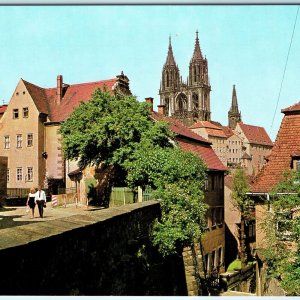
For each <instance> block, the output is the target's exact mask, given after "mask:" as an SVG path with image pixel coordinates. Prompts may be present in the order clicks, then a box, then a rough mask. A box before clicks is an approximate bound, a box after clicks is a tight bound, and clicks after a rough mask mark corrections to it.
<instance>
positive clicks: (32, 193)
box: [26, 187, 35, 219]
mask: <svg viewBox="0 0 300 300" xmlns="http://www.w3.org/2000/svg"><path fill="white" fill-rule="evenodd" d="M26 205H27V206H29V208H30V210H31V217H30V218H31V219H33V218H34V208H35V188H33V187H32V188H31V189H30V192H29V194H28V198H27V202H26Z"/></svg>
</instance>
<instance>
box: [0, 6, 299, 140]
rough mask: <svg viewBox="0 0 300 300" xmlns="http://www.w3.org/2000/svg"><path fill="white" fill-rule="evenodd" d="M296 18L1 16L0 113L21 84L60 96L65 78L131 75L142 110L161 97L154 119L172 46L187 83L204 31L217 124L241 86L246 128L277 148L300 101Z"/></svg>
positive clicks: (287, 9)
mask: <svg viewBox="0 0 300 300" xmlns="http://www.w3.org/2000/svg"><path fill="white" fill-rule="evenodd" d="M297 8H298V6H297V5H151V6H149V5H102V6H101V5H98V6H97V5H96V6H78V5H77V6H76V5H75V6H72V5H66V6H56V5H53V6H0V44H1V48H0V70H1V71H0V103H1V104H3V103H8V102H9V101H10V98H11V96H12V94H13V92H14V89H15V87H16V85H17V83H18V82H19V80H20V79H21V78H23V79H24V80H26V81H29V82H31V83H33V84H36V85H38V86H40V87H44V88H48V87H55V86H56V77H57V75H59V74H61V75H63V79H64V83H68V84H75V83H84V82H92V81H98V80H105V79H111V78H114V77H115V76H116V75H119V74H120V73H121V71H123V72H124V74H125V75H127V76H128V78H129V80H130V89H131V91H132V93H133V94H134V95H135V96H137V98H138V100H139V101H144V99H145V98H146V97H153V98H154V105H155V109H156V106H157V105H158V104H159V86H160V80H161V72H162V68H163V65H164V63H165V61H166V57H167V52H168V43H169V36H171V39H172V47H173V53H174V57H175V61H176V63H177V64H178V67H179V69H180V74H181V76H182V78H183V79H184V80H185V79H186V78H187V76H188V68H189V62H190V59H191V58H192V55H193V51H194V46H195V38H196V31H197V30H198V31H199V40H200V47H201V50H202V54H203V55H205V56H206V58H207V60H208V73H209V77H210V83H211V89H212V91H211V117H212V120H214V121H219V122H221V123H222V124H223V125H227V124H228V120H227V114H228V110H229V108H230V104H231V95H232V86H233V84H235V85H236V91H237V98H238V105H239V109H240V111H241V114H242V120H243V122H244V123H246V124H251V125H257V126H262V127H264V128H265V129H266V131H267V132H268V133H269V135H270V137H271V139H272V140H273V141H274V139H275V137H276V134H277V131H278V129H279V126H280V123H281V120H282V117H283V114H282V113H281V112H280V111H281V109H282V108H286V107H288V106H290V105H293V104H295V103H297V102H299V101H300V84H299V74H300V54H299V53H300V20H298V22H297V23H296V27H295V31H294V36H293V40H292V44H291V47H290V42H291V37H292V33H293V28H294V23H295V18H296V13H297ZM299 19H300V16H299ZM289 47H290V54H289V59H288V63H287V66H286V71H285V77H284V80H283V82H282V78H283V74H284V70H285V64H286V61H287V55H288V50H289ZM281 82H282V88H281V93H280V87H281ZM279 93H280V97H279ZM277 101H278V108H277V110H276V105H277ZM273 117H274V122H273ZM272 123H273V126H272ZM271 126H272V127H271Z"/></svg>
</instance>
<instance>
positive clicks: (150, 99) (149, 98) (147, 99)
mask: <svg viewBox="0 0 300 300" xmlns="http://www.w3.org/2000/svg"><path fill="white" fill-rule="evenodd" d="M145 100H146V102H147V103H150V104H151V108H150V111H151V112H152V111H153V98H152V97H148V98H145Z"/></svg>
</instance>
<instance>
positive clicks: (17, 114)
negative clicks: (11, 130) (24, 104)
mask: <svg viewBox="0 0 300 300" xmlns="http://www.w3.org/2000/svg"><path fill="white" fill-rule="evenodd" d="M13 118H14V119H19V109H18V108H15V109H13Z"/></svg>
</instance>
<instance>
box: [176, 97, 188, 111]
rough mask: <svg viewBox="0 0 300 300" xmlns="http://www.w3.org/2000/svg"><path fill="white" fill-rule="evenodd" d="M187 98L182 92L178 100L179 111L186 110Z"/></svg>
mask: <svg viewBox="0 0 300 300" xmlns="http://www.w3.org/2000/svg"><path fill="white" fill-rule="evenodd" d="M186 104H187V98H186V96H185V95H184V94H180V95H179V96H178V100H177V107H178V111H184V110H186Z"/></svg>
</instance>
